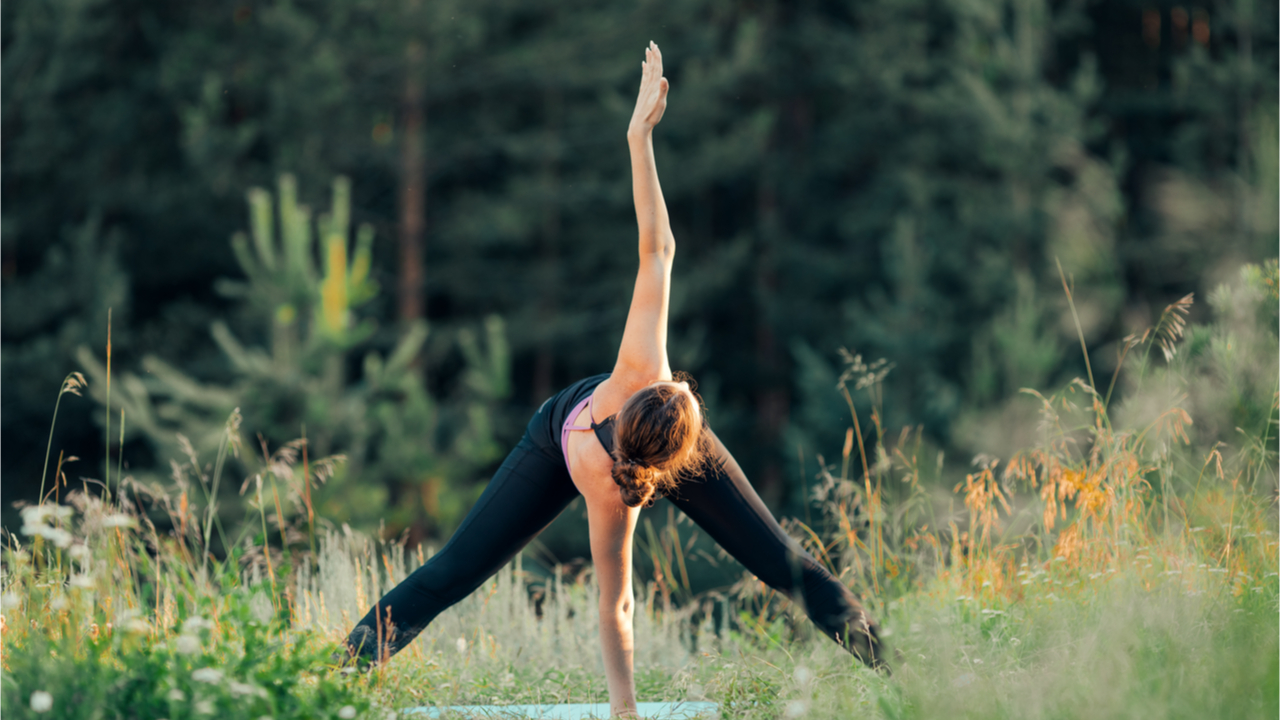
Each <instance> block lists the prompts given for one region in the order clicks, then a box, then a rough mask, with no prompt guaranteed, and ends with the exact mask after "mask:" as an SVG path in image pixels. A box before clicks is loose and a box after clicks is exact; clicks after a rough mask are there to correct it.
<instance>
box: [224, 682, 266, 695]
mask: <svg viewBox="0 0 1280 720" xmlns="http://www.w3.org/2000/svg"><path fill="white" fill-rule="evenodd" d="M227 687H228V689H229V690H230V691H231V694H232V695H235V696H236V697H243V696H245V695H251V696H253V697H261V698H265V697H266V696H267V691H266V690H263V689H262V688H260V687H258V686H257V685H250V684H249V683H242V682H237V681H235V680H232V681H231V683H230V684H229V685H228V686H227Z"/></svg>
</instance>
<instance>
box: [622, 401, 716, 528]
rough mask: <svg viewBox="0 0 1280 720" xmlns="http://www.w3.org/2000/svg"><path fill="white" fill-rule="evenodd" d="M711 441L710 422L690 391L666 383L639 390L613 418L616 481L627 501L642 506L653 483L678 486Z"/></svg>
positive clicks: (667, 487) (661, 486)
mask: <svg viewBox="0 0 1280 720" xmlns="http://www.w3.org/2000/svg"><path fill="white" fill-rule="evenodd" d="M695 397H696V396H695ZM707 447H708V439H707V432H706V423H705V422H703V417H702V413H701V412H700V408H698V407H696V406H695V400H693V399H690V397H689V395H688V394H686V393H683V392H680V391H679V390H678V389H676V388H674V387H672V386H671V385H665V384H664V385H650V386H648V387H646V388H644V389H643V390H640V391H638V392H636V393H635V394H634V395H632V396H631V397H630V398H628V399H627V401H626V402H625V403H623V405H622V409H621V410H619V411H618V416H617V418H616V419H615V420H614V445H613V481H614V482H616V483H618V487H620V488H622V502H624V503H626V505H627V506H628V507H637V506H638V505H640V504H641V502H643V500H644V497H645V495H646V494H648V491H649V489H650V488H653V489H654V490H655V491H656V490H670V489H671V488H673V487H675V484H676V482H677V481H678V480H679V478H680V476H681V474H682V473H684V472H686V471H688V470H690V469H691V468H693V467H696V466H697V464H698V463H699V462H701V460H702V458H703V457H704V456H705V454H706V448H707ZM647 504H648V505H652V504H653V500H652V498H651V499H650V500H649V502H648V503H647Z"/></svg>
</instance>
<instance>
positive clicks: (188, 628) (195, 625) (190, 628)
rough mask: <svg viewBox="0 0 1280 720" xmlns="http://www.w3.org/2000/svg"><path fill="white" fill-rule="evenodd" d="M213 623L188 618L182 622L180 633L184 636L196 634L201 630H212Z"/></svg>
mask: <svg viewBox="0 0 1280 720" xmlns="http://www.w3.org/2000/svg"><path fill="white" fill-rule="evenodd" d="M213 627H214V626H213V622H212V621H210V620H206V619H204V618H202V617H199V616H196V617H189V618H187V619H186V620H184V621H183V622H182V632H183V633H185V634H191V633H197V632H199V631H201V630H212V629H213Z"/></svg>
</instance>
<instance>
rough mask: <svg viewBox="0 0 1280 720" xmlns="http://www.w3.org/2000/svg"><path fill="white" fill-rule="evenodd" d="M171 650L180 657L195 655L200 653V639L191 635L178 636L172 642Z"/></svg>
mask: <svg viewBox="0 0 1280 720" xmlns="http://www.w3.org/2000/svg"><path fill="white" fill-rule="evenodd" d="M173 649H174V650H177V651H178V654H180V655H195V654H196V653H198V652H200V638H198V637H193V636H191V635H179V636H178V639H177V640H174V641H173Z"/></svg>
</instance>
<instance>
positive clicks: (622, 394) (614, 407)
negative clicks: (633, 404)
mask: <svg viewBox="0 0 1280 720" xmlns="http://www.w3.org/2000/svg"><path fill="white" fill-rule="evenodd" d="M670 379H671V371H670V370H667V371H666V372H665V373H663V372H647V373H628V372H624V371H620V370H618V369H616V368H615V369H614V372H613V374H612V375H610V376H609V379H607V380H605V381H604V382H602V383H600V385H599V387H597V388H596V390H595V393H594V394H593V396H592V397H593V399H592V401H591V405H592V411H593V412H592V414H593V416H594V417H595V421H596V422H600V421H601V420H604V419H605V418H607V417H609V416H610V415H613V414H614V413H616V412H618V411H619V410H621V409H622V406H623V404H624V403H626V402H627V400H628V399H630V397H631V396H632V395H635V394H636V393H637V392H639V391H640V390H643V389H644V388H645V387H648V386H649V385H652V384H653V383H655V382H658V381H660V380H670Z"/></svg>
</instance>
